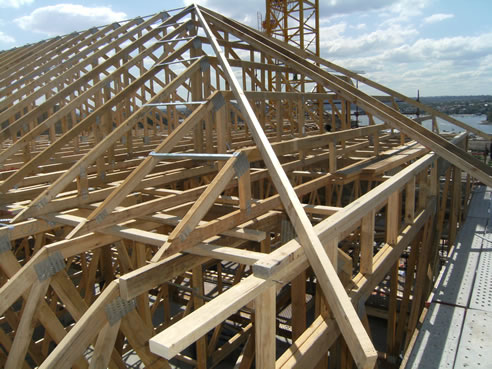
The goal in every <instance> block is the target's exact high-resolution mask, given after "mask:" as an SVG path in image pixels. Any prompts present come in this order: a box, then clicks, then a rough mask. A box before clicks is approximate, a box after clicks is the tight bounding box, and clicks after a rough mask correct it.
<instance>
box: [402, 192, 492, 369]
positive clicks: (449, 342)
mask: <svg viewBox="0 0 492 369" xmlns="http://www.w3.org/2000/svg"><path fill="white" fill-rule="evenodd" d="M491 198H492V188H490V187H479V188H478V189H477V190H476V191H475V193H474V194H473V198H472V203H471V204H470V211H469V213H468V217H467V219H466V222H465V224H464V226H463V227H462V229H461V230H460V233H459V236H458V242H457V245H456V248H455V251H454V252H453V254H452V256H451V258H450V260H449V261H448V263H447V265H446V269H445V271H444V274H443V277H442V278H441V281H440V284H439V286H438V287H437V289H436V291H435V294H434V298H433V300H432V303H431V306H430V307H429V311H428V313H427V315H426V318H425V321H424V323H423V325H422V328H421V330H420V332H419V335H418V337H417V341H416V343H415V345H414V347H413V350H412V352H411V354H410V356H409V359H408V362H407V365H406V366H405V368H407V369H417V368H419V369H437V368H451V369H460V368H490V367H491V365H492V350H490V347H489V346H490V343H491V342H492V233H491V231H492V217H491V214H492V201H491Z"/></svg>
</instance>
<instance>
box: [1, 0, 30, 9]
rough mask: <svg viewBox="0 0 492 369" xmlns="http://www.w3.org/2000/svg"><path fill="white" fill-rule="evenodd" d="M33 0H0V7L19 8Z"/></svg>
mask: <svg viewBox="0 0 492 369" xmlns="http://www.w3.org/2000/svg"><path fill="white" fill-rule="evenodd" d="M33 2H34V0H0V8H19V7H21V6H22V5H27V4H31V3H33Z"/></svg>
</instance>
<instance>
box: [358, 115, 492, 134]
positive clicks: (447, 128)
mask: <svg viewBox="0 0 492 369" xmlns="http://www.w3.org/2000/svg"><path fill="white" fill-rule="evenodd" d="M450 116H451V117H453V118H454V119H457V120H459V121H461V122H463V123H465V124H468V125H469V126H472V127H474V128H476V129H479V130H481V131H482V132H484V133H487V134H492V124H483V123H482V122H483V121H485V120H486V119H487V116H486V115H475V114H455V115H450ZM408 117H410V118H415V116H412V115H409V116H408ZM352 119H354V117H352ZM375 122H376V123H380V122H381V121H380V120H378V119H376V118H375ZM368 123H369V118H368V117H367V115H361V116H359V125H361V126H365V125H367V124H368ZM437 124H438V126H439V130H440V132H463V131H464V129H463V128H461V127H458V126H455V125H454V124H452V123H449V122H447V121H445V120H443V119H441V118H437ZM423 126H424V127H425V128H428V129H432V120H427V121H425V122H424V123H423Z"/></svg>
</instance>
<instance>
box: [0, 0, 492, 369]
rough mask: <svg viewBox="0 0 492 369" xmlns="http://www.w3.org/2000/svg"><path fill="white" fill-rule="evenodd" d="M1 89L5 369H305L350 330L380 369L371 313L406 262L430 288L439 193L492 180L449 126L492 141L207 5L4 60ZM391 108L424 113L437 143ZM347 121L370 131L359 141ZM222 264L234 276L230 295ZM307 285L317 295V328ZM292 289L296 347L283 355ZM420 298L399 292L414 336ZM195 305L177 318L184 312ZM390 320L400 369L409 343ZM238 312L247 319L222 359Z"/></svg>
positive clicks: (361, 363)
mask: <svg viewBox="0 0 492 369" xmlns="http://www.w3.org/2000/svg"><path fill="white" fill-rule="evenodd" d="M171 14H173V15H171ZM325 67H327V68H330V70H332V71H334V72H327V71H326V70H325ZM298 75H302V76H303V79H302V80H303V81H311V82H306V83H304V84H300V83H298V81H299V80H300V79H298V77H297V76H298ZM272 76H275V78H272ZM304 77H305V78H304ZM0 80H1V85H0V88H1V90H0V93H1V95H0V122H2V125H1V127H0V129H1V132H0V137H1V151H0V164H1V165H2V172H0V194H1V197H0V198H1V200H0V206H1V211H2V213H3V214H4V216H5V218H6V220H4V223H8V224H4V225H3V226H2V227H1V228H0V252H1V254H0V271H1V272H2V280H1V281H2V282H1V288H0V296H1V298H0V314H1V316H2V318H1V319H2V322H3V323H4V324H5V326H6V327H7V326H8V328H6V329H4V330H3V331H2V333H0V345H1V346H2V348H3V351H2V353H1V355H0V361H1V362H2V363H3V364H4V366H5V368H21V367H26V368H27V367H31V366H33V365H36V366H39V367H40V368H50V369H51V368H67V367H75V368H87V367H89V368H106V367H108V366H109V367H118V368H120V367H125V363H124V362H123V359H122V357H123V354H124V353H125V352H128V351H133V352H135V353H136V355H138V357H139V358H140V359H141V360H142V362H143V363H144V364H145V366H146V367H150V368H154V367H155V368H167V367H170V366H169V363H168V360H171V359H173V358H174V360H176V358H177V359H178V360H181V361H184V362H188V363H192V364H193V365H194V366H196V367H199V368H201V369H202V368H206V367H207V365H212V364H210V363H211V362H212V363H213V365H215V364H217V363H219V362H220V361H222V360H224V359H225V357H226V356H230V354H231V352H232V351H233V350H234V349H237V348H239V347H241V348H242V355H241V356H240V357H239V358H238V359H237V363H236V366H235V367H237V368H243V369H244V368H248V367H250V365H251V361H252V360H253V359H255V360H256V367H257V368H258V367H261V368H287V367H289V368H292V367H298V368H308V367H315V365H316V364H317V363H318V362H320V360H321V361H322V360H326V357H327V356H326V353H327V352H328V349H329V348H330V347H332V346H333V344H334V343H335V341H336V340H337V339H338V337H339V336H340V335H341V337H343V340H344V342H345V344H346V346H345V347H346V348H345V351H344V352H345V356H346V357H347V358H350V359H348V360H353V361H354V363H355V364H356V365H357V367H359V368H373V367H374V365H375V363H376V359H377V356H378V355H377V351H376V349H375V348H374V345H373V343H372V340H371V337H370V332H368V326H367V313H366V307H365V304H366V301H367V299H368V298H369V296H370V295H371V292H372V291H373V290H374V288H375V287H376V286H378V284H380V282H381V281H384V279H385V277H386V276H387V275H388V274H391V273H394V271H395V267H394V265H398V260H399V258H400V257H401V255H402V253H403V252H407V251H408V247H409V245H412V250H413V249H414V248H415V249H416V250H418V249H419V247H420V249H421V250H422V255H423V256H422V259H423V261H419V263H420V262H421V263H423V264H422V265H421V264H418V266H417V265H414V266H412V267H413V268H417V269H416V278H417V282H416V283H420V284H419V286H427V289H428V287H429V286H430V285H431V281H429V280H428V279H426V278H428V276H427V275H426V273H424V272H422V271H423V270H425V267H426V266H427V264H425V263H428V264H429V265H431V264H432V265H433V267H434V264H435V263H434V262H433V260H434V259H433V258H434V257H435V255H436V249H435V242H434V241H435V238H434V237H436V236H435V233H434V229H433V227H432V224H433V222H435V218H437V222H438V225H439V227H441V228H439V227H438V228H437V229H440V231H439V232H441V234H442V231H443V226H442V224H444V221H445V220H444V216H443V217H442V219H441V218H440V215H436V214H443V212H444V211H445V206H446V205H444V207H442V206H441V204H442V200H440V195H439V193H440V192H439V189H438V187H439V182H440V180H439V178H440V177H441V176H442V175H446V178H447V179H446V184H450V185H452V186H453V189H454V191H458V189H457V188H458V185H457V182H458V181H459V182H461V177H458V176H459V175H460V173H461V172H460V171H461V170H463V171H465V172H467V173H469V175H471V176H473V177H474V178H477V179H479V180H480V181H482V182H484V183H486V184H488V185H492V180H491V175H492V171H491V169H490V168H489V167H488V166H485V165H484V164H483V163H482V162H480V161H478V160H476V159H474V158H473V157H471V156H470V155H468V154H467V153H466V151H465V150H464V149H463V148H462V147H461V146H457V145H455V143H459V142H462V139H463V137H464V136H460V137H459V138H457V139H456V140H455V142H454V143H453V142H450V141H448V140H447V139H445V138H444V137H442V136H441V135H439V132H438V126H437V118H440V119H445V120H447V121H450V122H451V123H453V124H456V125H458V126H460V127H463V128H466V129H467V130H469V131H472V132H474V133H477V134H481V135H483V134H482V133H481V132H479V131H477V130H474V129H473V128H471V127H468V126H466V125H464V124H463V123H461V122H459V121H456V120H454V119H452V118H450V117H447V116H445V115H444V114H442V113H439V112H437V111H435V110H433V109H431V108H429V107H426V106H424V105H422V104H420V103H418V102H415V101H413V100H411V99H409V98H407V97H405V96H403V95H401V94H398V93H396V92H394V91H392V90H390V89H388V88H386V87H384V86H381V85H379V84H377V83H375V82H373V81H370V80H368V79H366V78H364V77H361V76H359V75H356V74H354V73H352V72H350V71H348V70H346V69H343V68H341V67H339V66H337V65H334V64H332V63H330V62H328V61H326V60H323V59H321V58H319V57H316V56H314V55H312V54H308V53H306V52H304V51H300V50H297V49H295V48H293V47H292V46H289V45H287V44H284V43H281V42H280V41H278V40H275V39H272V38H269V37H267V36H265V35H263V34H262V33H260V32H258V31H256V30H253V29H251V28H249V27H247V26H244V25H242V24H240V23H238V22H236V21H234V20H231V19H228V18H226V17H224V16H222V15H220V14H217V13H215V12H213V11H211V10H208V9H205V8H203V7H200V6H196V5H191V6H189V7H186V8H183V9H178V10H175V11H173V12H163V13H160V14H156V15H154V16H150V17H147V18H146V19H142V18H136V19H134V20H130V21H127V22H122V23H121V24H120V23H115V24H111V25H109V26H105V27H100V28H94V29H90V30H87V31H85V32H80V33H74V34H70V35H66V36H63V37H59V38H54V39H51V40H47V41H44V42H40V43H37V44H33V45H27V46H25V47H22V48H16V49H13V50H9V51H5V52H2V53H1V54H0ZM352 80H357V81H359V83H360V84H365V85H367V86H369V87H372V88H373V89H376V90H378V91H379V93H381V94H382V95H383V96H370V95H368V94H365V93H363V92H362V91H361V90H359V89H357V88H356V87H355V86H354V84H353V83H352ZM306 91H316V92H306ZM397 100H403V101H406V102H408V103H411V104H413V105H415V106H416V107H418V108H419V109H420V110H421V111H425V112H427V113H428V114H429V117H430V119H432V120H433V122H435V124H434V132H432V131H429V130H426V129H425V128H423V127H422V126H421V125H420V124H419V123H417V122H416V121H414V120H412V119H410V118H408V117H406V116H404V115H402V114H401V113H399V111H398V109H397V105H396V101H397ZM325 101H326V102H328V103H329V106H330V114H329V115H326V112H325V109H326V107H325V104H324V102H325ZM388 102H389V105H388V104H387V103H388ZM351 105H357V106H358V107H360V108H362V109H363V110H364V111H365V112H366V113H367V115H368V116H369V119H370V122H371V124H370V125H368V126H367V127H358V128H352V127H351V119H350V108H351ZM376 122H380V123H378V124H376ZM327 124H329V125H331V127H332V129H331V132H326V130H325V126H326V125H327ZM438 157H443V158H445V159H446V160H447V161H448V162H450V163H451V164H452V165H453V167H452V168H454V169H452V170H453V173H454V177H453V179H452V180H451V171H450V170H451V169H448V168H444V167H443V165H444V164H442V163H441V164H439V165H440V167H438ZM439 168H440V169H441V171H443V170H445V172H443V173H441V172H440V170H439ZM457 178H460V179H459V180H458V179H457ZM361 183H362V185H361ZM347 188H349V189H351V190H350V191H351V194H350V195H349V196H348V195H347V193H346V191H347ZM446 188H447V187H446ZM460 188H461V186H460ZM446 191H447V190H446ZM347 196H348V197H349V198H350V199H353V200H356V201H353V202H350V201H349V202H348V203H347ZM403 197H404V199H405V200H404V201H403V200H402V198H403ZM332 200H333V201H332ZM446 200H447V192H446ZM402 201H403V202H402ZM456 201H457V200H456ZM445 203H446V201H445V202H444V204H445ZM381 209H383V210H381ZM441 209H442V210H441ZM454 211H455V212H456V210H454ZM381 214H383V215H384V219H385V227H386V230H385V232H384V236H382V240H380V241H379V246H378V247H377V248H376V247H375V237H377V232H376V228H375V227H376V225H375V221H376V219H379V218H380V217H381ZM458 219H459V215H458V214H455V213H453V214H452V216H450V217H449V219H448V217H446V221H448V222H450V223H452V222H454V223H456V222H459V220H458ZM441 234H439V233H438V236H437V240H439V239H440V237H441ZM354 239H357V241H356V242H355V241H353V240H354ZM347 240H352V241H350V242H352V243H351V244H352V245H355V244H357V245H358V246H357V247H358V248H357V249H353V250H352V248H350V250H352V251H350V253H351V254H352V256H349V255H348V251H347V249H344V248H343V247H342V245H343V244H344V243H345V244H348V243H350V242H349V241H347ZM354 242H355V243H354ZM273 246H275V247H274V249H273V250H272V247H273ZM350 247H352V246H350ZM354 250H355V251H354ZM424 250H426V251H424ZM415 252H417V251H415ZM410 255H414V252H413V251H410ZM214 260H215V262H214ZM217 260H218V262H217ZM224 262H231V263H237V265H238V266H237V269H236V270H235V272H234V273H235V276H234V278H233V282H232V284H231V285H230V286H229V287H228V288H224V287H223V286H222V283H223V280H222V276H221V275H222V274H221V272H220V270H222V268H223V267H224V264H223V263H224ZM309 267H310V268H312V271H313V273H314V274H313V275H312V276H309V274H308V273H309V272H308V268H309ZM396 271H397V269H396ZM214 273H215V274H214ZM413 274H414V273H413V270H412V273H411V275H412V278H413ZM211 275H215V276H216V277H214V278H216V280H217V285H216V288H217V291H219V293H217V294H216V295H213V296H212V295H209V294H208V292H207V291H205V289H204V278H210V276H211ZM392 278H393V279H392V281H393V282H394V281H395V279H394V277H392ZM307 279H309V280H315V281H316V285H317V286H318V288H319V291H318V293H317V294H316V299H317V313H316V317H315V320H314V322H313V323H312V324H311V325H310V326H307V324H306V309H307V306H306V294H307V293H306V280H307ZM219 281H220V282H219ZM393 282H392V283H393ZM395 283H396V282H395ZM412 283H413V281H412V280H410V281H408V284H407V285H408V286H411V285H412ZM286 285H288V286H290V288H291V291H292V293H291V297H290V300H289V301H290V303H291V305H292V336H291V340H292V346H291V347H290V348H288V349H287V350H285V351H284V352H283V354H282V355H281V356H280V358H278V359H277V358H276V346H275V336H276V323H275V322H276V319H278V318H279V316H278V314H277V313H278V312H277V311H276V307H279V304H280V302H279V301H280V300H281V299H280V296H282V291H285V287H284V286H286ZM408 288H410V287H408ZM425 290H426V288H422V292H420V291H413V292H412V290H411V289H410V290H408V291H407V290H405V291H407V292H405V293H406V295H404V297H405V298H406V300H405V301H407V302H408V301H410V298H412V299H413V301H414V303H413V304H412V307H411V308H410V307H407V308H408V309H409V310H408V312H404V313H401V314H402V316H404V318H405V319H406V320H408V326H412V325H413V326H415V324H416V317H418V312H419V309H420V308H421V305H422V304H423V299H425V295H424V292H423V291H425ZM393 293H394V294H395V295H394V297H393V299H392V300H391V301H396V289H393V290H392V295H391V296H393ZM211 296H212V297H211ZM323 296H324V297H323ZM419 299H420V300H419ZM183 300H184V301H185V302H184V303H183V304H184V308H183V309H184V310H183V311H182V312H181V313H180V314H176V315H174V316H173V317H172V318H171V315H172V313H171V301H183ZM209 300H210V301H209ZM19 304H20V305H19ZM395 304H396V302H394V303H392V305H390V312H392V315H391V318H388V327H389V328H388V329H389V331H390V330H391V329H393V333H394V334H390V335H389V337H391V339H390V342H389V345H390V349H389V351H388V354H392V355H395V356H397V355H398V352H399V351H401V349H402V348H405V347H407V345H408V342H404V337H407V340H408V339H409V338H408V337H409V336H408V334H407V335H406V336H405V331H404V329H405V328H404V327H405V325H398V326H397V325H396V318H395V317H396V310H395V309H396V308H395V306H396V305H395ZM19 306H21V307H22V308H21V309H20V308H19ZM159 309H163V311H164V315H165V316H164V318H163V319H164V321H163V322H161V323H159V324H158V325H157V326H155V325H154V321H155V315H156V314H157V311H160V310H159ZM391 309H393V310H391ZM253 312H254V314H255V317H254V323H253V318H252V314H253ZM407 314H408V315H409V317H408V318H407ZM231 316H234V317H235V318H234V319H236V320H238V322H240V321H242V322H243V324H241V325H240V329H239V330H238V332H236V334H235V335H234V336H233V338H234V339H232V338H231V339H230V340H228V341H227V342H226V344H225V345H224V346H221V347H220V349H219V348H218V342H219V337H220V336H221V330H222V329H223V327H225V326H226V322H227V320H229V319H232V318H231ZM241 319H242V320H241ZM245 320H246V323H244V321H245ZM237 324H239V323H237ZM37 326H42V327H44V333H43V337H42V339H41V340H39V337H38V335H39V332H35V331H34V328H35V327H37ZM35 337H38V339H35ZM395 337H396V338H395ZM398 340H399V341H398ZM191 344H195V345H196V352H195V355H194V357H188V356H187V355H188V354H185V353H184V352H186V349H187V347H188V346H189V345H191ZM255 347H256V349H255ZM88 348H90V351H91V352H92V353H91V354H90V355H89V354H88V352H87V350H88ZM330 352H332V354H330V355H334V352H335V351H330ZM348 352H350V355H349V354H348ZM207 360H208V361H209V363H208V364H207ZM344 365H346V367H349V364H347V363H346V364H344Z"/></svg>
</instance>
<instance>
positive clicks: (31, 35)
mask: <svg viewBox="0 0 492 369" xmlns="http://www.w3.org/2000/svg"><path fill="white" fill-rule="evenodd" d="M189 3H191V1H188V0H172V1H170V0H167V1H145V0H142V1H135V0H132V1H127V0H124V1H122V0H118V1H117V0H104V1H92V2H88V1H70V0H67V1H66V2H59V1H50V0H0V50H5V49H10V48H13V47H15V46H20V45H24V44H26V43H31V42H36V41H39V40H42V39H45V38H50V37H52V36H55V35H62V34H67V33H70V32H73V31H81V30H85V29H87V28H89V27H92V26H98V25H103V24H108V23H111V22H114V21H117V20H122V19H128V18H134V17H136V16H138V15H140V16H144V15H149V14H154V13H156V12H158V11H161V10H168V9H173V8H179V7H182V6H183V5H187V4H189ZM197 3H200V4H202V5H203V6H206V7H209V8H211V9H213V10H216V11H219V12H221V13H223V14H225V15H228V16H231V17H233V18H235V19H237V20H239V21H242V22H244V23H247V24H249V25H251V26H253V27H256V26H257V16H258V12H260V13H261V14H264V13H265V0H248V1H244V0H242V1H235V0H202V1H197ZM320 8H321V9H320V17H321V48H322V51H321V55H322V56H323V57H324V58H326V59H328V60H330V61H332V62H335V63H337V64H339V65H341V66H344V67H346V68H349V69H353V70H358V71H364V72H365V76H366V77H368V78H371V79H373V80H375V81H377V82H380V83H382V84H385V85H387V86H388V87H391V88H393V89H395V90H397V91H399V92H402V93H404V94H407V95H409V96H415V95H416V91H417V89H420V93H421V95H422V96H436V95H479V94H492V87H491V86H492V21H491V19H490V15H491V14H492V1H491V0H469V1H463V0H370V1H369V0H320Z"/></svg>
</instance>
